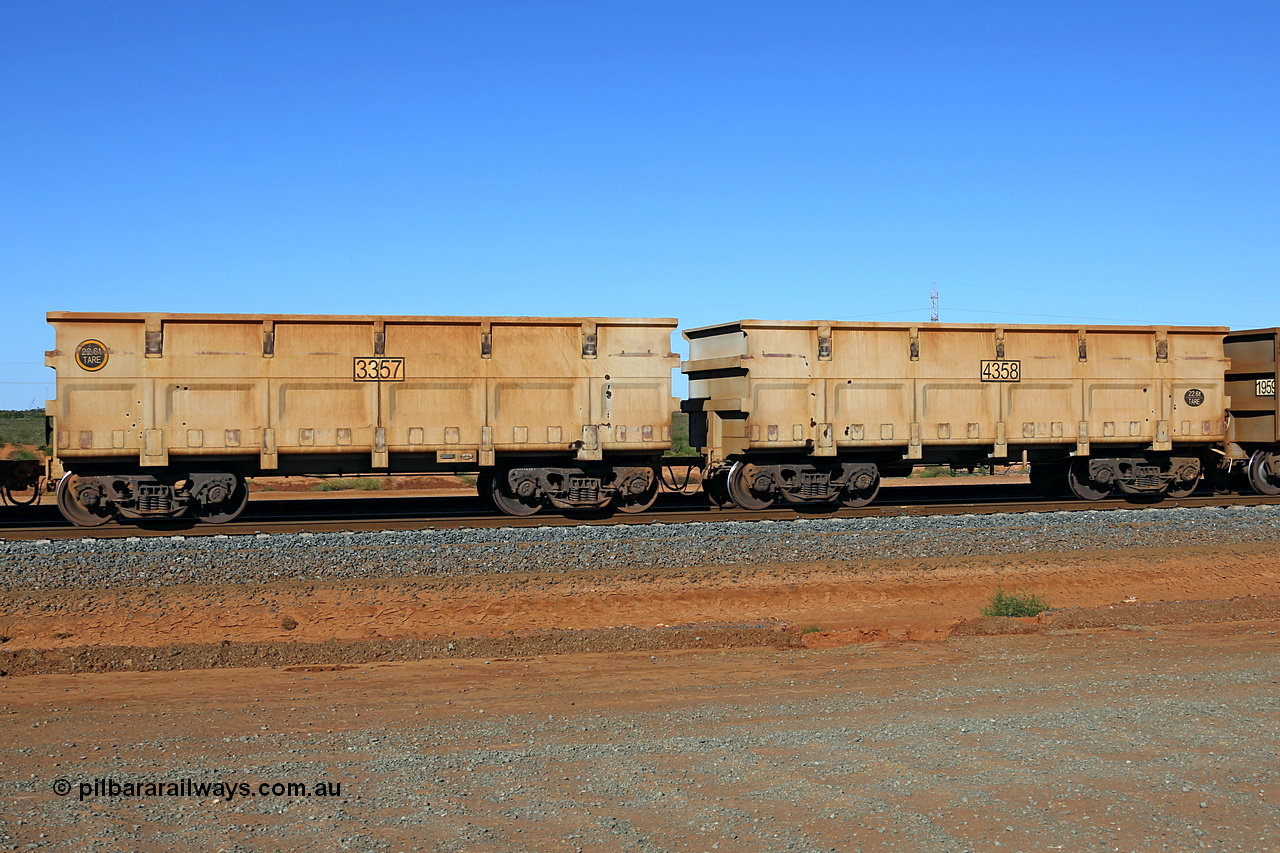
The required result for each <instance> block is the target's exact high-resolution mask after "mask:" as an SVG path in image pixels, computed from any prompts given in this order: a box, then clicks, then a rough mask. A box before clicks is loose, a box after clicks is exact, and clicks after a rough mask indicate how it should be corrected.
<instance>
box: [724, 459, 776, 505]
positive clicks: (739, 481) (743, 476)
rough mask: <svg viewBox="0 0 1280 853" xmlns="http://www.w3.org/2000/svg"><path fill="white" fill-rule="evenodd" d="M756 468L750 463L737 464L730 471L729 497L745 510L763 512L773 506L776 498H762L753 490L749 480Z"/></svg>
mask: <svg viewBox="0 0 1280 853" xmlns="http://www.w3.org/2000/svg"><path fill="white" fill-rule="evenodd" d="M755 467H756V466H754V465H752V464H751V463H749V462H735V463H733V467H732V468H730V469H729V497H731V498H733V502H734V503H736V504H737V505H738V506H740V507H742V508H743V509H750V510H762V509H768V508H769V507H771V506H773V502H774V500H775V499H774V497H773V496H772V495H771V496H769V497H764V498H762V497H760V495H759V494H758V493H757V492H756V491H755V489H754V488H752V486H751V484H750V483H749V482H748V480H747V478H748V476H750V475H753V474H754V473H755Z"/></svg>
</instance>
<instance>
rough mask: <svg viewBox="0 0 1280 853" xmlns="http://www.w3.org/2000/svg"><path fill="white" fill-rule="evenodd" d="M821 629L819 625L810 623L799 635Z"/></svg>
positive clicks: (816, 631)
mask: <svg viewBox="0 0 1280 853" xmlns="http://www.w3.org/2000/svg"><path fill="white" fill-rule="evenodd" d="M821 630H822V626H821V625H810V626H809V627H808V628H805V629H804V630H803V631H801V632H800V636H802V637H803V636H804V635H805V634H816V633H818V632H819V631H821Z"/></svg>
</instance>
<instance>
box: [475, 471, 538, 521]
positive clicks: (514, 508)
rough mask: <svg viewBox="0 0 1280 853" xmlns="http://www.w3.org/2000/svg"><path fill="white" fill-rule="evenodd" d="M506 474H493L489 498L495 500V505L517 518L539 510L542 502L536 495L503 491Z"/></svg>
mask: <svg viewBox="0 0 1280 853" xmlns="http://www.w3.org/2000/svg"><path fill="white" fill-rule="evenodd" d="M506 479H507V477H506V474H505V473H503V474H501V475H498V474H494V475H491V480H490V483H489V488H488V493H489V500H490V501H492V502H493V506H494V507H495V508H496V509H497V510H498V512H500V513H502V514H503V515H513V516H515V517H517V518H524V517H526V516H530V515H534V514H536V513H537V512H538V510H540V509H542V502H541V501H539V500H538V499H537V498H535V497H532V496H530V497H527V498H523V497H521V496H519V495H508V494H507V493H506V492H505V491H503V488H502V486H503V483H505V482H506Z"/></svg>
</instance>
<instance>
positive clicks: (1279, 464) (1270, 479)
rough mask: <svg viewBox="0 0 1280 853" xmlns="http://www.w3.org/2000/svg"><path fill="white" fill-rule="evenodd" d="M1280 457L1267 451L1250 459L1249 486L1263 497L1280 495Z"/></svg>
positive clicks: (1254, 454)
mask: <svg viewBox="0 0 1280 853" xmlns="http://www.w3.org/2000/svg"><path fill="white" fill-rule="evenodd" d="M1277 472H1280V457H1277V455H1276V454H1274V453H1269V452H1267V451H1265V450H1255V451H1253V456H1251V457H1249V485H1250V486H1252V487H1253V490H1254V491H1255V492H1258V493H1259V494H1263V495H1280V473H1277Z"/></svg>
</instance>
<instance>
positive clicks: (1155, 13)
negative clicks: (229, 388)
mask: <svg viewBox="0 0 1280 853" xmlns="http://www.w3.org/2000/svg"><path fill="white" fill-rule="evenodd" d="M1278 57H1280V4H1276V3H1274V2H1267V3H1247V2H1233V3H1220V4H1210V3H1177V2H1160V3H1126V2H1108V3H1041V2H1018V3H1013V2H1010V3H965V2H936V3H934V2H914V3H913V2H900V3H854V2H844V3H805V2H794V3H749V2H733V3H701V2H681V3H660V2H651V3H609V2H606V3H600V2H582V3H556V2H519V3H517V2H483V0H468V2H450V3H444V2H435V3H428V2H417V3H411V2H404V3H393V2H371V3H353V2H352V3H331V2H305V3H303V2H297V3H270V2H253V3H234V2H220V3H205V4H200V3H171V2H163V3H119V4H110V3H105V2H103V3H74V2H59V3H7V4H4V5H3V6H2V7H0V293H2V294H3V296H4V304H5V305H6V306H7V309H8V310H7V311H6V312H5V314H4V319H3V321H2V322H3V332H4V334H3V335H0V408H11V407H26V406H29V405H33V404H34V405H41V404H42V402H43V400H44V399H45V398H46V396H49V395H51V393H52V386H51V383H50V382H49V379H50V378H51V375H52V372H51V371H49V370H47V369H46V368H44V367H42V366H39V363H40V361H41V356H42V353H43V351H44V350H45V349H47V348H49V347H50V346H51V345H52V344H51V333H50V330H49V327H48V326H47V325H46V324H45V322H44V313H45V312H46V311H50V310H78V311H107V310H116V311H141V310H147V311H169V312H183V311H201V312H203V311H216V312H245V313H260V312H271V313H291V312H297V313H353V314H480V315H486V314H517V315H521V314H538V315H574V316H576V315H605V316H676V317H679V318H681V320H682V321H684V324H685V325H686V326H694V325H705V324H708V323H712V322H717V321H720V320H726V319H735V318H739V317H767V318H781V319H814V318H829V319H862V318H867V319H883V320H922V321H923V320H926V319H927V318H928V311H929V288H930V285H931V284H932V283H933V282H937V284H938V288H939V291H940V293H941V309H942V319H943V320H944V321H956V322H1005V323H1012V322H1019V321H1025V322H1054V321H1061V322H1066V323H1072V322H1081V321H1089V322H1106V321H1112V322H1124V323H1162V324H1214V325H1231V326H1236V327H1250V326H1262V325H1276V324H1277V323H1280V295H1277V294H1276V292H1275V291H1276V285H1277V283H1280V276H1278V275H1277V256H1278V254H1280V203H1278V202H1280V179H1278V174H1280V160H1278V157H1277V155H1278V154H1280V138H1278V136H1280V135H1278V133H1277V131H1278V130H1280V58H1278ZM677 340H678V336H677Z"/></svg>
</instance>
